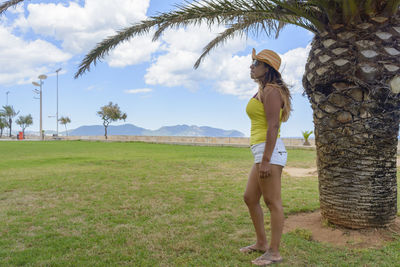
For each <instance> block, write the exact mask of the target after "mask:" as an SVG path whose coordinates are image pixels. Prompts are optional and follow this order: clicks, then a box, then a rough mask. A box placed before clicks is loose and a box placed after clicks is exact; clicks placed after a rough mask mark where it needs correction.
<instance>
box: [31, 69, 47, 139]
mask: <svg viewBox="0 0 400 267" xmlns="http://www.w3.org/2000/svg"><path fill="white" fill-rule="evenodd" d="M38 78H39V80H40V83H37V82H32V84H33V85H35V86H39V87H40V139H41V140H43V139H44V136H43V123H42V121H43V119H42V85H43V80H45V79H47V76H46V75H44V74H42V75H39V77H38Z"/></svg>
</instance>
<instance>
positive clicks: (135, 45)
mask: <svg viewBox="0 0 400 267" xmlns="http://www.w3.org/2000/svg"><path fill="white" fill-rule="evenodd" d="M159 46H160V42H152V40H151V35H150V34H149V35H146V36H139V37H135V38H132V39H130V40H129V41H127V42H124V43H122V44H120V45H118V46H117V47H116V48H115V49H113V50H112V51H111V52H110V54H109V56H107V57H106V59H105V61H107V62H108V65H109V66H111V67H126V66H129V65H134V64H139V63H141V62H145V61H150V59H151V54H152V53H154V52H156V51H157V49H158V48H159Z"/></svg>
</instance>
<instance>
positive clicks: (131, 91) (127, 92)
mask: <svg viewBox="0 0 400 267" xmlns="http://www.w3.org/2000/svg"><path fill="white" fill-rule="evenodd" d="M151 91H153V89H151V88H141V89H131V90H125V91H124V92H125V93H126V94H140V93H149V92H151Z"/></svg>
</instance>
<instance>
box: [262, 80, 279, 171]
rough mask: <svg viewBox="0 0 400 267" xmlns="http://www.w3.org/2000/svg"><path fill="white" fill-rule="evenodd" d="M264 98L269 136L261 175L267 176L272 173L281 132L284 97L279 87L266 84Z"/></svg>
mask: <svg viewBox="0 0 400 267" xmlns="http://www.w3.org/2000/svg"><path fill="white" fill-rule="evenodd" d="M264 90H265V91H264V92H265V94H264V98H263V105H264V112H265V118H266V119H267V123H268V130H267V138H266V140H267V141H266V142H265V149H264V154H263V159H262V161H261V164H260V177H261V178H266V177H267V176H269V175H270V173H271V166H270V160H271V156H272V152H273V151H274V148H275V144H276V139H277V137H278V132H279V124H280V123H279V115H280V110H281V107H282V99H281V94H280V92H279V89H278V88H277V87H275V86H268V85H267V86H266V87H265V89H264Z"/></svg>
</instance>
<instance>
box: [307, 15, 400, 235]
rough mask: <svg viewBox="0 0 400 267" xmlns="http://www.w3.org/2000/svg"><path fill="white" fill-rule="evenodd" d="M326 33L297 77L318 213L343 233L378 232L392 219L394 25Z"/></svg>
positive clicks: (397, 119) (399, 111) (397, 114)
mask: <svg viewBox="0 0 400 267" xmlns="http://www.w3.org/2000/svg"><path fill="white" fill-rule="evenodd" d="M333 26H334V27H333V28H335V29H334V30H332V32H330V33H328V32H326V33H323V34H321V35H319V36H316V37H315V38H314V40H313V42H312V48H311V52H310V55H309V58H308V61H307V65H306V72H305V75H304V77H303V85H304V88H305V90H306V93H307V95H308V98H309V100H310V102H311V106H312V109H313V117H314V125H315V131H314V133H315V141H316V147H317V156H318V160H317V166H318V178H319V193H320V205H321V213H322V216H323V217H324V218H326V219H327V220H328V221H329V222H331V223H334V224H338V225H341V226H345V227H350V228H366V227H384V226H387V225H389V224H391V223H392V222H393V221H394V219H395V218H396V213H397V182H396V153H397V143H398V140H397V137H398V132H399V123H400V95H399V91H400V90H399V88H398V82H397V83H396V82H393V81H394V80H395V79H400V78H399V72H398V70H399V69H400V64H399V61H398V58H399V56H398V55H399V54H400V52H399V51H398V50H397V49H398V47H395V46H394V45H395V44H396V42H397V43H398V40H399V36H400V32H399V29H400V28H399V27H400V23H399V17H396V18H393V21H389V20H387V19H386V20H383V19H382V20H380V21H374V20H371V21H370V22H368V23H363V24H360V25H357V26H355V27H354V28H353V29H346V28H345V27H343V26H341V25H336V26H335V25H333ZM393 26H394V27H393ZM396 77H397V78H396ZM396 84H397V85H396ZM396 86H397V87H396Z"/></svg>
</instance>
